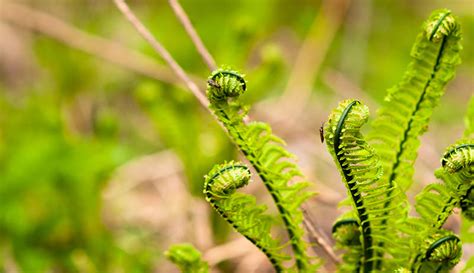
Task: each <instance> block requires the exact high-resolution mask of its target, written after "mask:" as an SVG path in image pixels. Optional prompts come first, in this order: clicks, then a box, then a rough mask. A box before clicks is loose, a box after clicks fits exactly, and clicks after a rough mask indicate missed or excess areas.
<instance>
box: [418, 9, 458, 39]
mask: <svg viewBox="0 0 474 273" xmlns="http://www.w3.org/2000/svg"><path fill="white" fill-rule="evenodd" d="M456 27H457V24H456V18H455V17H454V16H453V15H452V14H451V11H449V10H447V9H445V10H440V11H439V12H438V13H435V14H434V15H433V16H432V17H431V18H430V19H429V20H428V21H427V23H426V26H425V33H426V38H427V39H428V40H429V41H432V42H439V41H441V40H442V39H443V37H445V36H448V35H449V34H450V33H451V32H453V31H454V29H455V28H456Z"/></svg>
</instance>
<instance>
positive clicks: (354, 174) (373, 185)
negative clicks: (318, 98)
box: [324, 100, 395, 272]
mask: <svg viewBox="0 0 474 273" xmlns="http://www.w3.org/2000/svg"><path fill="white" fill-rule="evenodd" d="M368 116H369V110H368V108H367V106H365V105H363V104H361V103H360V102H359V101H356V100H346V101H343V102H341V103H340V104H339V106H338V107H337V108H336V109H335V110H334V111H333V112H332V113H331V115H330V117H329V120H328V122H327V123H326V125H325V128H324V131H325V139H326V145H327V148H328V150H329V152H330V153H331V155H332V156H333V158H334V161H335V163H336V166H337V167H338V169H339V171H340V173H341V176H342V177H343V180H344V183H345V185H346V188H347V191H348V195H349V197H350V198H351V200H352V202H351V203H352V206H353V209H354V214H355V215H356V220H357V224H358V229H359V231H360V234H361V242H360V243H361V252H362V253H360V262H359V263H356V264H354V267H355V268H352V269H351V270H353V271H356V272H359V271H361V272H371V271H372V270H373V269H374V266H375V262H376V261H377V260H376V259H377V257H376V256H375V251H376V250H377V248H376V246H377V244H378V243H380V242H386V241H389V240H390V236H388V235H387V234H385V233H384V232H383V231H382V230H380V228H381V227H382V226H381V221H383V220H384V219H385V218H384V217H385V216H384V215H386V214H387V213H386V212H387V211H388V210H391V209H393V208H392V207H385V205H384V199H383V196H385V195H386V194H387V192H388V191H394V189H393V188H391V187H390V185H389V184H388V183H387V182H385V183H384V182H382V181H380V180H379V178H380V177H381V175H382V166H381V164H380V161H379V159H378V157H377V155H376V154H375V151H374V149H373V148H372V147H370V146H369V145H368V143H367V142H366V141H365V139H364V137H363V136H362V134H361V132H360V128H361V126H362V125H364V124H365V123H366V122H367V119H368ZM394 196H395V195H394ZM343 221H344V222H343V223H344V224H347V223H348V219H344V220H343ZM352 224H353V223H352ZM337 227H338V225H337V224H336V225H335V226H334V229H335V230H337ZM335 234H336V235H338V233H337V232H336V233H335ZM350 255H354V254H353V253H351V254H350ZM359 267H360V268H359Z"/></svg>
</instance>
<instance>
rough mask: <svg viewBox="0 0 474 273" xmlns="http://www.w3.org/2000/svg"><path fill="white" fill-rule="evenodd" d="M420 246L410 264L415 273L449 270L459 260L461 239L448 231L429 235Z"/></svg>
mask: <svg viewBox="0 0 474 273" xmlns="http://www.w3.org/2000/svg"><path fill="white" fill-rule="evenodd" d="M421 248H422V251H421V253H420V254H419V255H418V256H417V257H415V262H414V263H413V266H412V272H415V273H417V272H420V273H431V272H449V270H450V269H452V268H453V267H454V266H455V265H456V264H457V263H458V262H459V261H460V260H461V255H462V244H461V240H459V238H458V237H457V236H456V235H454V234H452V233H451V232H448V231H440V232H437V233H434V234H432V235H430V236H429V238H428V239H427V240H425V243H424V244H423V245H422V247H421Z"/></svg>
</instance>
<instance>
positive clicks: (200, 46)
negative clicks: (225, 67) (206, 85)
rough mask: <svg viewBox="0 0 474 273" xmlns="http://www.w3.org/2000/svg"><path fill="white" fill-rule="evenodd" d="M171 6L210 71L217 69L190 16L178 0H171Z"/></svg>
mask: <svg viewBox="0 0 474 273" xmlns="http://www.w3.org/2000/svg"><path fill="white" fill-rule="evenodd" d="M169 3H170V6H171V8H172V9H173V11H174V13H175V14H176V17H177V18H178V19H179V21H180V22H181V24H182V25H183V27H184V29H185V30H186V32H187V33H188V35H189V37H190V38H191V40H192V41H193V44H194V46H195V47H196V50H197V51H198V52H199V55H201V58H202V60H203V61H204V62H205V63H206V65H207V67H208V68H209V70H211V71H214V70H216V69H217V65H216V62H215V61H214V58H212V55H211V54H210V53H209V51H208V50H207V48H206V46H205V45H204V43H203V42H202V40H201V37H200V36H199V34H198V33H197V31H196V29H195V28H194V27H193V24H192V23H191V20H189V17H188V15H187V14H186V12H185V11H184V9H183V7H182V6H181V5H180V4H179V2H178V0H169Z"/></svg>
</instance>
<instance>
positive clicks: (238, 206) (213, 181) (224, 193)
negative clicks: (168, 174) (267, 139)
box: [204, 161, 289, 272]
mask: <svg viewBox="0 0 474 273" xmlns="http://www.w3.org/2000/svg"><path fill="white" fill-rule="evenodd" d="M250 177H251V174H250V170H249V169H248V168H247V166H245V165H244V164H242V163H235V162H232V161H231V162H228V163H224V164H221V165H216V166H214V168H213V169H212V170H211V171H210V172H209V174H208V175H206V177H205V183H204V194H205V196H206V200H207V201H208V202H209V203H210V204H211V205H212V207H213V208H214V209H215V210H216V211H217V212H218V213H219V215H221V216H222V217H223V218H224V219H225V220H226V221H227V222H228V223H229V224H230V225H232V226H233V227H234V228H235V229H236V230H237V231H238V232H239V233H241V234H242V235H243V236H245V237H246V238H247V239H248V240H249V241H251V242H252V243H253V244H254V245H256V246H257V247H258V248H259V249H260V250H261V251H262V252H263V253H265V255H266V256H267V257H268V259H269V260H270V262H271V263H272V265H273V267H274V268H275V270H276V271H277V272H283V269H284V268H283V265H282V262H283V261H284V260H287V259H289V257H288V256H286V255H285V254H284V253H282V252H281V250H282V248H283V247H282V246H281V244H280V242H279V241H277V240H275V239H273V238H272V236H271V226H272V221H273V220H272V218H271V217H270V216H269V215H265V214H264V211H265V210H266V208H265V206H257V205H256V203H255V198H254V197H253V196H250V195H247V194H242V193H235V191H236V190H237V189H239V188H241V187H243V186H245V185H247V184H248V182H249V181H250Z"/></svg>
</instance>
